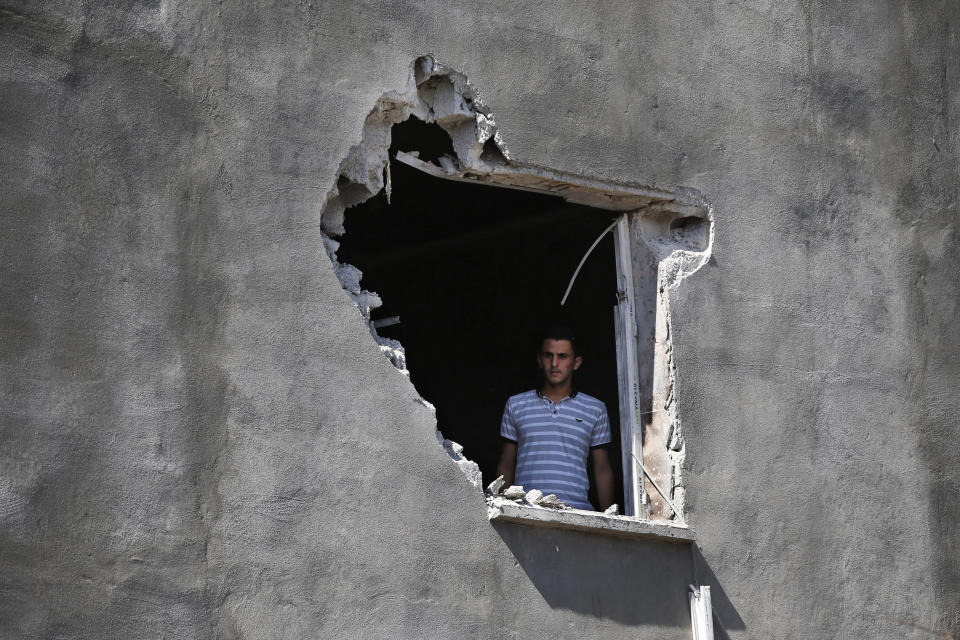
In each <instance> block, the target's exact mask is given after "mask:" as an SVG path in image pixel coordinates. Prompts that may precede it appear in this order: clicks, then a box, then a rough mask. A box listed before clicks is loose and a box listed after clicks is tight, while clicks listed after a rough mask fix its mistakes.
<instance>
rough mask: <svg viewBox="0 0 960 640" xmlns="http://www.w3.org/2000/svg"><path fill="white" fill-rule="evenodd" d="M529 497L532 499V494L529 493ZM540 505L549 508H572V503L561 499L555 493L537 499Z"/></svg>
mask: <svg viewBox="0 0 960 640" xmlns="http://www.w3.org/2000/svg"><path fill="white" fill-rule="evenodd" d="M527 499H528V500H529V499H530V494H527ZM537 506H538V507H546V508H547V509H570V508H571V507H570V505H568V504H567V503H566V502H563V501H561V500H560V498H558V497H557V494H555V493H548V494H547V495H545V496H543V497H542V498H540V499H539V500H537Z"/></svg>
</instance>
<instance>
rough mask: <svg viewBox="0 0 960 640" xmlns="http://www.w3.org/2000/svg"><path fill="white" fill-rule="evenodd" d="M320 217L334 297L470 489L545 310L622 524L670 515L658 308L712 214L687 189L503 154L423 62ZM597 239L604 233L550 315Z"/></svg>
mask: <svg viewBox="0 0 960 640" xmlns="http://www.w3.org/2000/svg"><path fill="white" fill-rule="evenodd" d="M611 221H615V222H613V223H612V224H611ZM321 223H322V226H323V230H324V233H325V243H326V248H327V252H328V255H329V256H330V258H331V261H332V263H333V267H334V270H335V272H336V273H337V276H338V277H339V279H340V281H341V283H342V284H343V287H344V290H345V291H346V292H347V294H348V295H349V296H350V298H351V299H352V300H353V302H354V303H355V304H356V305H357V308H358V309H359V311H360V314H361V315H362V316H363V318H364V320H365V321H366V322H369V324H370V328H371V333H372V335H373V337H374V339H375V340H376V341H377V342H378V343H379V344H380V348H381V350H382V351H383V352H384V354H385V355H387V356H388V357H389V358H390V359H391V361H392V362H393V363H394V364H395V365H396V366H397V368H398V369H400V370H401V371H403V372H404V373H407V374H409V375H411V378H412V381H413V383H414V384H415V385H416V387H417V389H418V391H419V392H420V394H421V395H422V396H423V397H424V398H425V399H427V400H429V401H430V402H432V403H433V404H434V405H435V406H436V408H437V414H438V415H437V418H438V427H439V428H440V429H441V431H442V433H443V435H444V436H445V437H446V438H448V439H449V440H444V442H443V446H444V447H445V448H446V449H447V451H448V453H449V454H450V456H451V457H452V458H453V460H454V461H455V462H456V463H457V464H458V465H459V466H460V468H461V469H462V470H463V471H464V472H465V473H466V475H467V477H468V478H469V479H470V481H471V482H473V483H474V484H475V485H477V486H478V487H479V486H480V483H481V480H480V478H479V477H478V476H479V473H478V467H477V465H476V464H474V462H471V461H470V460H468V459H467V458H472V459H473V460H474V461H475V462H476V463H478V464H479V470H482V471H483V474H484V475H485V476H486V480H487V481H489V480H490V479H491V478H492V476H493V474H494V469H495V467H496V462H497V458H498V450H499V444H500V441H499V423H500V416H501V411H502V408H503V404H504V402H505V400H506V398H507V397H508V396H510V395H512V394H515V393H518V392H521V391H524V390H528V389H530V388H533V387H535V386H536V385H537V384H538V383H539V372H538V370H537V368H536V366H535V359H534V354H535V352H536V349H537V346H538V345H537V344H536V342H537V333H538V330H539V328H540V327H542V325H543V324H544V322H545V321H546V320H547V319H555V318H556V316H557V315H560V316H561V317H563V318H565V319H566V320H567V321H568V322H570V323H572V324H573V325H574V326H576V327H577V329H578V334H579V335H578V342H579V343H580V345H579V346H580V348H581V350H582V351H583V355H584V357H585V360H586V362H585V364H584V366H583V367H582V369H581V370H580V371H579V372H578V373H577V375H576V383H577V385H578V386H579V388H581V389H583V390H584V391H586V392H588V393H590V394H591V395H594V396H597V397H598V398H600V399H601V400H603V402H604V403H605V404H606V406H607V410H608V412H609V413H610V417H611V423H612V425H611V426H612V427H613V431H614V433H613V435H614V448H615V449H618V450H617V451H613V452H612V453H613V454H614V455H613V457H614V459H616V458H619V459H620V460H621V462H622V465H617V466H616V467H615V469H616V473H617V485H618V486H617V490H618V494H619V495H620V496H622V497H623V506H624V507H625V512H626V514H627V515H636V516H638V517H647V518H651V519H672V518H677V517H679V518H680V519H681V520H682V512H683V500H684V493H683V487H682V479H681V469H682V464H683V460H684V456H685V444H684V438H683V436H682V429H681V422H680V415H679V412H678V404H677V402H676V398H677V396H676V393H675V390H676V389H675V386H676V382H677V377H676V375H675V371H674V362H673V355H672V354H673V345H672V338H671V333H672V332H671V331H670V323H671V313H670V303H669V298H670V291H671V290H672V289H673V288H674V287H676V286H677V285H678V284H679V283H680V282H681V281H682V280H683V279H684V278H686V277H687V276H689V275H690V274H692V273H694V272H696V271H697V270H698V269H699V268H700V267H702V266H703V265H704V264H706V262H707V260H708V259H709V256H710V248H711V245H712V233H713V231H712V226H713V225H712V216H711V213H710V209H709V207H708V206H707V204H706V203H705V202H704V201H703V199H702V198H701V197H700V196H699V194H697V193H696V192H695V191H692V190H689V189H682V190H679V191H661V190H658V189H655V188H651V187H646V186H642V185H637V184H624V183H616V182H611V181H609V180H604V179H597V178H591V177H586V176H579V175H572V174H566V173H562V172H559V171H556V170H553V169H550V168H547V167H538V166H534V165H529V164H525V163H523V162H520V161H518V160H516V159H515V158H514V157H513V155H512V154H511V153H510V152H509V151H508V149H507V147H506V145H505V143H504V141H503V139H502V137H501V135H500V133H499V130H498V128H497V125H496V123H495V121H494V118H493V114H492V113H491V111H490V109H489V108H488V107H487V106H486V105H485V104H484V103H483V100H482V99H481V98H480V95H479V93H478V92H477V90H476V88H475V87H473V86H472V85H471V84H470V83H469V82H468V81H467V79H466V76H464V75H463V74H461V73H458V72H456V71H454V70H452V69H449V68H446V67H443V66H442V65H439V64H437V63H436V62H435V61H434V60H433V59H432V58H431V57H430V56H424V57H422V58H418V59H417V60H415V61H414V62H413V64H412V65H411V69H410V76H409V81H408V83H407V86H406V88H405V89H404V90H402V91H389V92H387V93H385V94H383V96H381V97H380V99H379V100H377V102H376V104H375V105H374V108H373V110H372V111H371V112H370V113H369V114H368V116H367V117H366V120H365V122H364V126H363V136H362V138H361V140H360V141H359V143H358V144H356V145H354V146H353V147H351V149H350V151H349V153H348V154H347V156H346V157H345V158H344V160H343V162H342V163H341V165H340V169H339V173H338V178H337V181H336V183H335V184H334V185H333V186H332V188H331V190H330V191H329V193H328V194H327V198H326V201H325V203H324V206H323V211H322V216H321ZM604 229H608V230H612V236H606V237H604V238H602V240H599V244H598V246H597V248H596V250H595V252H594V255H591V256H590V258H589V260H587V262H586V264H585V265H584V267H583V270H582V271H581V273H580V276H579V279H578V280H577V281H576V284H575V285H574V287H573V291H572V293H571V295H570V297H569V299H568V302H567V304H566V306H565V307H564V308H563V309H560V300H561V298H562V296H563V292H564V290H565V288H566V286H567V283H568V281H569V278H570V275H571V274H572V272H573V271H574V269H575V268H576V266H577V264H578V262H579V260H580V259H581V257H582V256H583V253H584V251H585V250H586V249H587V247H589V246H590V245H591V243H592V242H593V241H594V239H595V238H597V237H598V234H599V233H600V232H601V230H604ZM334 237H335V238H338V240H339V241H338V240H333V238H334ZM358 267H359V269H362V271H363V273H362V282H361V272H360V270H358ZM614 305H616V307H615V309H616V310H615V311H614ZM558 312H559V313H558ZM614 317H615V318H616V320H614ZM618 414H619V419H618ZM618 431H619V432H620V435H621V436H622V438H621V437H617V436H618V434H617V432H618ZM450 440H454V441H457V442H459V443H460V444H462V445H463V447H464V449H463V450H462V452H461V451H458V449H457V447H456V446H453V444H452V443H451V442H450ZM461 453H463V454H465V456H466V457H464V456H463V455H461ZM641 457H642V462H641V460H640V458H641ZM621 489H622V491H621ZM491 499H492V500H494V501H495V500H496V499H493V498H491ZM497 499H499V498H497ZM517 499H518V500H521V499H523V498H517ZM591 499H593V496H591ZM538 504H539V503H538Z"/></svg>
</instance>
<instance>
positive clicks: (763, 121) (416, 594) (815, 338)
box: [0, 0, 960, 638]
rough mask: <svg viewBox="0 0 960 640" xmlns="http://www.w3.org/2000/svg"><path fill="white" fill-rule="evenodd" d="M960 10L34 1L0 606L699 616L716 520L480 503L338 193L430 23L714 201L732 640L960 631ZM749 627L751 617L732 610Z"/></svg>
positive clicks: (477, 625)
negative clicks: (643, 537) (347, 271)
mask: <svg viewBox="0 0 960 640" xmlns="http://www.w3.org/2000/svg"><path fill="white" fill-rule="evenodd" d="M958 20H960V9H958V8H957V6H956V4H955V3H951V2H946V1H944V2H940V3H934V2H928V3H892V2H883V1H879V2H878V1H874V0H863V1H858V2H845V3H833V2H818V1H808V0H802V1H801V2H798V3H796V4H787V5H782V4H779V3H743V4H740V3H724V4H721V3H712V2H707V3H704V2H686V3H671V4H669V5H662V6H655V5H652V4H650V3H635V2H627V1H623V2H594V3H566V6H563V7H551V8H550V9H545V8H544V7H543V6H542V3H534V2H529V3H524V2H518V3H510V4H509V5H499V4H497V3H493V2H480V3H470V4H464V5H460V6H453V5H450V4H448V3H412V2H411V3H403V2H397V3H383V4H378V3H363V2H361V3H339V4H338V5H323V4H322V3H308V2H299V3H293V2H291V3H284V4H281V5H279V6H273V5H270V4H268V3H259V2H250V3H242V4H238V3H200V2H191V3H187V2H184V3H169V2H156V1H154V2H142V3H107V2H103V3H75V4H72V5H61V4H59V3H36V4H30V3H9V2H8V3H4V5H3V8H0V69H2V75H0V77H2V83H3V84H2V91H0V140H2V145H0V211H2V233H0V260H2V279H0V303H2V304H0V331H2V334H0V434H2V436H0V437H2V440H0V452H2V453H0V460H2V463H0V464H2V466H0V471H2V473H0V636H2V637H10V638H54V637H71V638H139V637H143V638H147V637H171V638H209V637H219V638H259V637H276V638H300V637H322V638H450V637H478V638H513V637H525V638H599V637H603V638H686V637H689V622H688V620H689V618H688V616H687V614H686V612H685V611H684V608H685V602H684V598H685V596H684V589H685V587H686V584H687V583H689V582H690V581H691V579H692V575H691V571H692V565H691V561H690V553H689V552H688V550H687V548H686V547H683V546H677V545H670V544H666V543H638V542H628V541H622V540H614V539H607V538H598V537H595V536H590V535H587V534H580V533H560V532H544V531H539V530H534V529H527V528H522V527H516V526H511V525H498V526H496V527H493V526H491V525H490V524H489V523H488V522H487V521H486V515H485V508H484V503H483V500H482V498H481V497H480V495H479V494H477V493H476V492H475V491H474V489H473V488H472V487H471V486H470V485H469V484H468V483H467V482H466V480H465V478H464V477H463V476H462V475H461V474H460V472H459V470H458V469H457V468H456V466H455V465H454V464H453V463H452V461H451V460H450V459H449V458H448V457H447V456H446V454H445V453H444V452H443V451H442V450H441V448H440V447H439V446H437V443H436V440H435V438H434V433H433V429H434V424H433V417H432V415H431V414H430V412H429V411H428V410H427V409H426V408H425V407H423V406H422V405H421V404H419V403H418V402H417V395H416V392H415V390H414V389H413V387H412V386H411V385H410V383H409V382H408V380H407V379H406V378H404V377H403V376H402V375H401V374H400V373H399V372H398V371H397V370H396V369H394V368H393V367H392V366H391V364H390V363H389V362H388V361H387V360H386V358H384V357H382V355H381V354H380V353H379V351H378V349H377V346H376V345H375V343H374V341H373V339H372V338H371V337H370V335H369V333H368V332H367V330H366V328H365V327H364V326H363V324H362V322H361V321H360V319H359V316H358V314H357V312H356V310H355V309H354V307H353V306H352V305H351V303H350V301H349V299H348V298H347V296H346V294H345V293H344V292H343V290H342V289H341V287H340V284H339V282H338V280H337V278H336V277H335V275H334V273H333V271H332V269H331V265H330V262H329V260H328V259H327V257H326V255H325V253H324V249H323V245H322V240H321V234H320V224H319V210H320V207H321V206H322V203H323V201H324V198H325V196H326V193H327V191H328V190H329V188H330V187H331V186H332V184H333V181H334V178H335V176H336V173H337V167H338V164H339V162H340V161H341V159H343V158H344V157H345V156H346V154H347V151H348V149H349V147H350V145H352V144H355V143H356V142H358V141H359V136H360V131H361V128H362V123H363V119H364V117H365V116H366V114H367V112H368V111H369V110H370V108H371V106H372V105H373V103H374V101H375V100H376V99H377V98H378V97H379V96H380V95H382V94H383V93H384V92H385V91H387V90H390V89H402V88H404V86H405V84H406V81H407V74H408V69H409V65H410V63H411V61H412V60H413V59H414V58H416V57H417V56H419V55H422V54H425V53H433V54H435V55H436V57H437V59H438V60H440V61H441V62H443V63H445V64H447V65H449V66H451V67H454V68H456V69H458V70H460V71H462V72H464V73H467V74H468V75H469V77H470V80H471V82H472V83H473V84H474V85H475V86H477V87H478V88H479V89H480V90H481V91H482V92H483V95H484V97H485V99H486V102H487V103H488V105H489V106H490V107H491V108H492V109H493V111H494V113H495V114H496V118H497V122H498V124H499V125H500V129H501V132H502V133H503V135H504V137H505V139H506V140H507V142H508V144H509V146H510V149H511V151H512V152H513V153H514V154H515V155H517V156H518V157H519V158H521V159H522V160H524V161H527V162H532V163H535V164H540V165H544V166H549V167H552V168H555V169H559V170H565V171H571V172H577V173H584V174H589V175H594V176H599V177H604V178H608V179H614V180H629V181H638V182H642V183H648V184H651V185H654V186H658V187H662V188H675V187H690V188H694V189H697V190H699V191H700V192H701V193H703V194H704V196H705V197H706V198H707V199H708V200H709V201H710V202H712V203H713V206H714V214H715V218H716V228H715V245H714V248H713V259H712V261H711V263H710V264H709V265H708V266H707V267H705V268H703V269H702V270H701V271H700V272H698V273H697V274H696V275H695V276H693V277H692V278H690V279H688V280H687V281H685V282H684V284H683V285H682V286H681V288H679V289H678V290H677V291H675V292H673V293H672V294H671V309H672V315H673V323H674V324H673V331H674V349H675V354H674V355H675V364H676V367H677V375H678V381H677V393H678V394H679V395H678V402H679V405H680V417H681V419H682V420H683V428H684V434H685V437H686V439H687V468H686V469H685V484H686V490H687V494H686V495H687V516H688V519H689V521H690V522H691V523H692V525H693V526H694V527H695V529H696V531H697V533H698V544H699V546H700V549H701V550H702V556H701V557H700V558H699V560H698V563H697V566H698V576H699V578H700V580H701V581H707V582H709V583H711V584H713V585H714V588H715V594H714V597H715V600H716V603H717V608H718V613H719V616H720V618H721V620H722V621H723V623H724V625H725V626H726V627H727V629H728V630H729V635H730V637H733V638H797V637H807V638H814V637H816V638H849V637H859V636H869V637H896V638H927V637H931V635H930V634H929V633H928V632H927V631H923V630H921V629H920V628H918V627H915V626H910V624H915V625H922V626H925V627H929V628H931V629H938V630H940V631H944V632H946V631H951V630H952V631H953V632H954V634H955V635H956V633H957V632H958V631H960V607H958V605H957V603H958V602H960V566H958V563H960V560H958V558H960V549H958V533H957V528H956V527H955V526H954V523H955V522H956V521H957V518H958V515H960V506H958V504H957V501H956V496H957V494H958V489H960V486H958V479H957V474H956V469H957V465H958V463H960V460H958V458H960V451H958V448H957V444H956V442H957V427H956V416H957V415H958V412H960V401H958V398H957V393H956V387H957V380H958V376H960V357H958V356H960V332H958V331H957V329H956V327H955V325H954V322H955V320H956V317H957V312H958V309H957V300H958V287H960V278H958V275H960V274H958V266H960V247H958V243H957V236H956V222H955V220H956V213H957V206H958V205H957V202H958V200H957V196H958V194H957V191H958V162H957V159H958V156H957V152H958V144H960V140H958V134H957V122H958V115H960V114H958V99H957V86H958V77H957V67H956V60H957V59H958V43H957V40H956V38H957V35H956V30H957V25H958ZM721 637H722V636H721Z"/></svg>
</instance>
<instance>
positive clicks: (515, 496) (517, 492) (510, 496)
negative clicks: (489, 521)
mask: <svg viewBox="0 0 960 640" xmlns="http://www.w3.org/2000/svg"><path fill="white" fill-rule="evenodd" d="M525 495H527V492H526V491H524V490H523V487H518V486H517V485H515V484H512V485H510V486H509V487H507V489H506V490H505V491H504V492H503V497H504V498H506V499H507V500H523V497H524V496H525Z"/></svg>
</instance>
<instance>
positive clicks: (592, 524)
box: [487, 498, 694, 543]
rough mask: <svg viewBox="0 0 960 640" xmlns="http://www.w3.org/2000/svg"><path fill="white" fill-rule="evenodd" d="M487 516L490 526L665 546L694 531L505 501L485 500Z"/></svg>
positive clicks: (690, 538) (689, 536) (690, 536)
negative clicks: (579, 533) (517, 526)
mask: <svg viewBox="0 0 960 640" xmlns="http://www.w3.org/2000/svg"><path fill="white" fill-rule="evenodd" d="M487 505H488V507H487V515H488V517H489V518H490V521H491V522H513V523H517V524H525V525H531V526H535V527H548V528H552V529H573V530H576V531H584V532H587V533H594V534H597V535H603V536H616V537H620V538H634V539H647V540H651V539H653V540H662V541H664V542H679V543H685V542H692V541H693V540H694V536H693V531H692V530H691V529H690V528H689V527H685V526H682V525H679V524H676V523H672V522H659V521H653V520H640V519H639V518H632V517H629V516H608V515H604V514H602V513H598V512H595V511H582V510H580V509H571V510H569V511H567V510H563V511H560V510H557V509H548V508H544V507H536V506H532V505H525V504H518V503H516V502H514V501H513V500H507V499H505V498H494V499H488V500H487Z"/></svg>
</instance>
